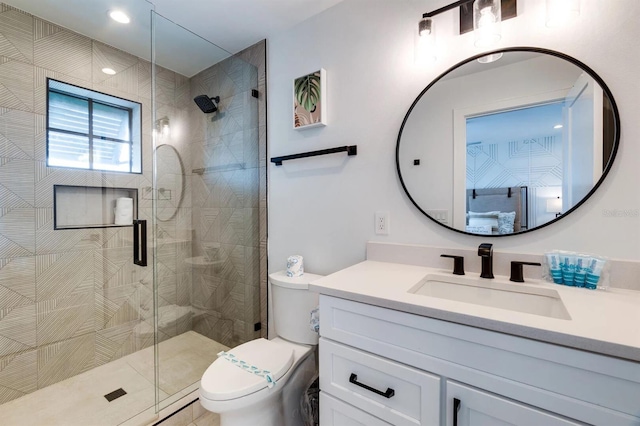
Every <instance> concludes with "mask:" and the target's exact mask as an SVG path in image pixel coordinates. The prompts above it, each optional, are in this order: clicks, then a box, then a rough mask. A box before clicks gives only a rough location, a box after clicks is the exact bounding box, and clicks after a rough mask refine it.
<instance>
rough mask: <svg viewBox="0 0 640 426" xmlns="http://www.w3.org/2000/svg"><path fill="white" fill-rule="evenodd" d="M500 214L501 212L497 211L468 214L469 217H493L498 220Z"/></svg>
mask: <svg viewBox="0 0 640 426" xmlns="http://www.w3.org/2000/svg"><path fill="white" fill-rule="evenodd" d="M499 213H500V212H499V211H495V212H469V213H467V214H468V215H469V217H492V216H495V217H496V218H497V217H498V214H499Z"/></svg>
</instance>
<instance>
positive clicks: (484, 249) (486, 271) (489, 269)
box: [478, 243, 494, 278]
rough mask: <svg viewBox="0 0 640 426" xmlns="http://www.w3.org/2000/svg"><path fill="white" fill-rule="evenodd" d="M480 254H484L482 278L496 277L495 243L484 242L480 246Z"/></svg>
mask: <svg viewBox="0 0 640 426" xmlns="http://www.w3.org/2000/svg"><path fill="white" fill-rule="evenodd" d="M478 256H482V272H480V278H494V276H493V245H492V244H489V243H482V244H480V246H479V247H478Z"/></svg>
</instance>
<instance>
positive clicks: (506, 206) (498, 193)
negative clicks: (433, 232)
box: [465, 186, 529, 235]
mask: <svg viewBox="0 0 640 426" xmlns="http://www.w3.org/2000/svg"><path fill="white" fill-rule="evenodd" d="M528 192H529V191H528V187H526V186H514V187H507V188H483V189H467V219H466V227H465V230H466V231H467V232H470V233H473V234H483V235H505V234H513V233H517V232H521V231H524V230H526V229H527V227H528V223H529V220H528V210H529V209H528Z"/></svg>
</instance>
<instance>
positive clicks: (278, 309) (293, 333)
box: [269, 271, 322, 345]
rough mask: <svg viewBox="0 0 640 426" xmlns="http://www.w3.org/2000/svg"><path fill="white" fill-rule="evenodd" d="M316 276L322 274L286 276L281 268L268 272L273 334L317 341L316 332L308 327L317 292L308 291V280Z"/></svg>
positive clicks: (306, 340)
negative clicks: (277, 270)
mask: <svg viewBox="0 0 640 426" xmlns="http://www.w3.org/2000/svg"><path fill="white" fill-rule="evenodd" d="M318 278H322V275H315V274H308V273H306V272H305V273H304V274H303V275H302V276H300V277H288V276H287V274H286V272H285V271H279V272H274V273H272V274H269V281H270V282H271V301H272V303H273V315H272V320H273V324H274V328H275V331H276V335H278V336H280V337H282V338H283V339H286V340H289V341H290V342H294V343H301V344H305V345H317V344H318V333H316V332H315V331H312V330H311V328H310V327H309V320H310V318H311V310H312V309H314V308H315V307H317V306H318V293H313V292H311V291H309V283H310V282H312V281H315V280H317V279H318Z"/></svg>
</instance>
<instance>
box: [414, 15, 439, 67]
mask: <svg viewBox="0 0 640 426" xmlns="http://www.w3.org/2000/svg"><path fill="white" fill-rule="evenodd" d="M418 35H419V36H420V37H418V39H417V40H416V43H417V46H416V48H417V49H418V51H417V52H416V59H417V60H418V62H422V63H429V62H435V60H436V33H435V27H434V25H433V19H432V18H422V19H421V20H420V22H419V23H418Z"/></svg>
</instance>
